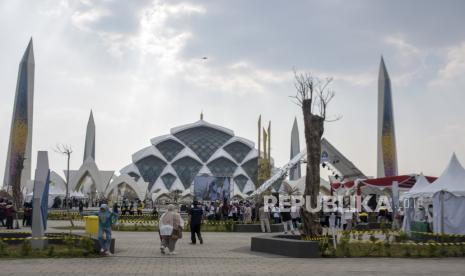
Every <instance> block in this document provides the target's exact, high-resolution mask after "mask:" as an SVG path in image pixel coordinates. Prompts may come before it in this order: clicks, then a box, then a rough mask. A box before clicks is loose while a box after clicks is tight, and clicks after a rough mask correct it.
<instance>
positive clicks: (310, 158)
mask: <svg viewBox="0 0 465 276" xmlns="http://www.w3.org/2000/svg"><path fill="white" fill-rule="evenodd" d="M311 106H312V101H311V100H309V99H306V100H304V101H303V102H302V111H303V115H304V126H305V143H306V146H307V166H306V174H307V175H306V178H305V193H304V197H305V199H306V200H311V204H310V206H311V207H312V208H316V206H317V204H318V202H317V201H318V195H319V193H320V158H321V137H322V135H323V131H324V118H322V117H320V116H317V115H314V114H312V112H311ZM301 217H302V221H303V234H304V235H306V236H311V237H315V236H319V235H321V233H322V229H321V225H320V213H319V212H316V213H312V212H308V211H307V210H306V208H301Z"/></svg>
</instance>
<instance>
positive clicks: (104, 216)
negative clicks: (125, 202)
mask: <svg viewBox="0 0 465 276" xmlns="http://www.w3.org/2000/svg"><path fill="white" fill-rule="evenodd" d="M97 216H98V241H99V243H100V253H103V254H106V255H108V256H109V255H111V253H110V246H111V227H112V225H113V224H114V223H115V222H116V220H117V215H116V214H115V213H113V212H111V211H110V209H109V208H108V205H107V204H102V205H101V206H100V209H99V212H98V214H97ZM103 236H105V239H104V238H103Z"/></svg>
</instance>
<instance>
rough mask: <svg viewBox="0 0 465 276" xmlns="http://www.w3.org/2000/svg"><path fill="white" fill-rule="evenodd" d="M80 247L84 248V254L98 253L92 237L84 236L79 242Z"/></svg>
mask: <svg viewBox="0 0 465 276" xmlns="http://www.w3.org/2000/svg"><path fill="white" fill-rule="evenodd" d="M79 247H80V248H82V249H83V250H84V255H85V256H88V255H89V254H92V253H96V251H95V246H94V241H93V240H92V239H90V238H82V239H81V241H80V242H79Z"/></svg>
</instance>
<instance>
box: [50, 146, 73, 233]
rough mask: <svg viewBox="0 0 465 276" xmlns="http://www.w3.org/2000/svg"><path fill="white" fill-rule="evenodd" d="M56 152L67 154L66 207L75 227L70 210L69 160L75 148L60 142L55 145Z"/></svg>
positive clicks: (70, 220)
mask: <svg viewBox="0 0 465 276" xmlns="http://www.w3.org/2000/svg"><path fill="white" fill-rule="evenodd" d="M55 152H57V153H60V154H63V155H65V156H66V159H67V166H66V195H65V208H66V214H67V215H68V217H69V222H70V223H71V227H72V228H74V222H73V218H72V217H71V214H70V212H69V162H70V160H71V154H72V153H73V149H72V148H71V146H70V145H63V144H58V145H56V147H55Z"/></svg>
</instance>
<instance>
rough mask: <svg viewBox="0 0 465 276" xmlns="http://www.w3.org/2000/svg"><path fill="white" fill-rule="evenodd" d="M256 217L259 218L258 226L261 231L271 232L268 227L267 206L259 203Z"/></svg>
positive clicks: (268, 214)
mask: <svg viewBox="0 0 465 276" xmlns="http://www.w3.org/2000/svg"><path fill="white" fill-rule="evenodd" d="M258 218H259V219H260V227H261V228H262V232H263V233H265V231H266V232H268V233H271V228H270V210H269V207H268V206H266V207H265V206H264V205H263V203H262V204H260V208H259V209H258Z"/></svg>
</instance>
